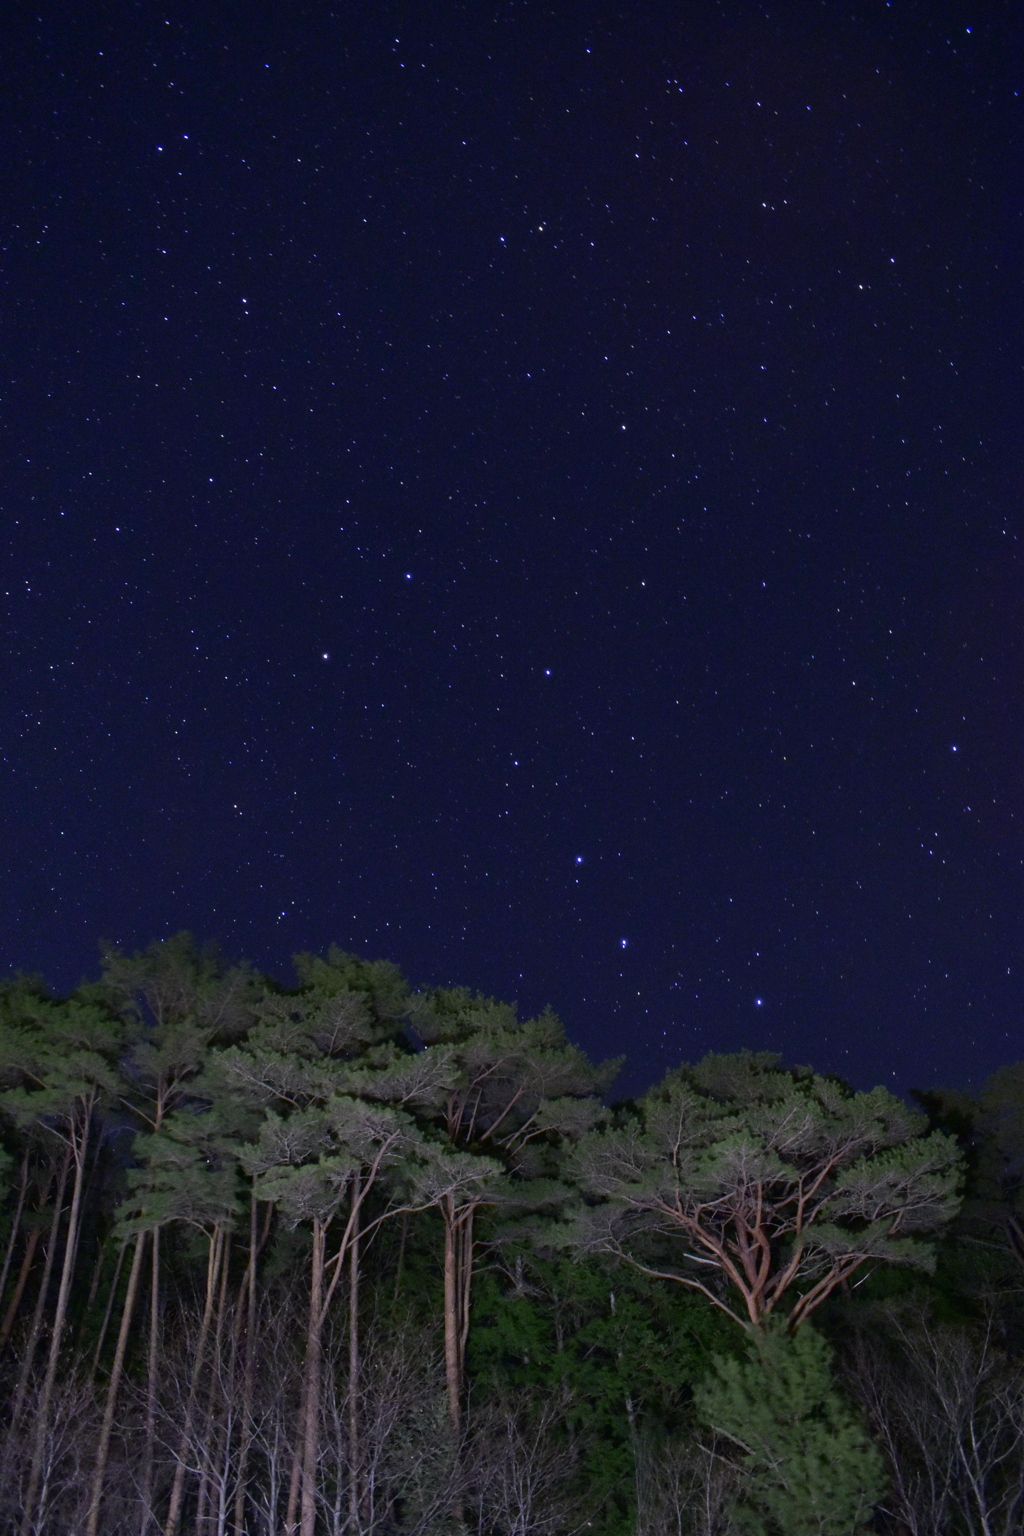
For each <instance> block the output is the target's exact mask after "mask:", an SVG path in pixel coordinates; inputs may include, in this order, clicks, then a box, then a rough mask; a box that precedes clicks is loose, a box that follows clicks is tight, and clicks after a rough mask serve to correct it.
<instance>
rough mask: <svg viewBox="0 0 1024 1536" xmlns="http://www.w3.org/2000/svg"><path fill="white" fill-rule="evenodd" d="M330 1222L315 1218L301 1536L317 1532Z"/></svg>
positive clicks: (303, 1448) (312, 1535) (307, 1340)
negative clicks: (325, 1303)
mask: <svg viewBox="0 0 1024 1536" xmlns="http://www.w3.org/2000/svg"><path fill="white" fill-rule="evenodd" d="M326 1245H327V1224H326V1222H324V1221H322V1220H321V1219H320V1218H319V1217H316V1218H314V1221H313V1275H312V1279H311V1282H310V1288H309V1324H308V1327H307V1330H306V1371H305V1375H306V1384H305V1401H304V1404H303V1414H302V1417H303V1425H302V1519H301V1522H300V1526H299V1536H314V1532H315V1528H316V1472H317V1461H318V1459H319V1458H318V1452H319V1449H320V1445H319V1439H320V1436H319V1429H320V1368H321V1346H322V1341H323V1327H324V1316H323V1308H324V1253H325V1249H326Z"/></svg>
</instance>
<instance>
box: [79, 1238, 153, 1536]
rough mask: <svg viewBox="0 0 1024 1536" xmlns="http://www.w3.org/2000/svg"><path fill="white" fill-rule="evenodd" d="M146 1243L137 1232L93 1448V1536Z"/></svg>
mask: <svg viewBox="0 0 1024 1536" xmlns="http://www.w3.org/2000/svg"><path fill="white" fill-rule="evenodd" d="M145 1247H146V1234H145V1233H144V1232H140V1233H139V1235H138V1237H137V1238H136V1239H135V1252H134V1254H133V1255H132V1267H131V1270H130V1271H129V1274H128V1293H127V1295H126V1296H125V1299H124V1307H123V1309H122V1312H121V1327H120V1329H119V1330H118V1335H117V1348H116V1349H115V1351H114V1364H113V1366H112V1367H111V1371H110V1381H109V1382H108V1384H107V1401H106V1403H105V1405H104V1408H103V1425H102V1427H101V1429H100V1443H99V1447H98V1449H97V1451H96V1467H95V1470H94V1472H93V1479H92V1493H91V1495H90V1500H89V1518H88V1520H87V1521H86V1526H85V1536H96V1532H97V1530H98V1528H99V1521H100V1501H101V1499H102V1498H103V1482H104V1479H105V1478H106V1475H107V1458H108V1456H109V1453H110V1436H111V1432H112V1430H113V1428H114V1409H115V1408H116V1406H117V1392H118V1388H119V1387H120V1385H121V1372H122V1371H123V1369H124V1357H125V1351H126V1350H127V1348H128V1334H129V1331H130V1329H131V1325H132V1314H133V1312H134V1311H135V1297H136V1295H137V1294H138V1289H139V1277H140V1275H141V1274H142V1256H143V1253H144V1252H145ZM122 1254H123V1249H122ZM115 1284H116V1281H115Z"/></svg>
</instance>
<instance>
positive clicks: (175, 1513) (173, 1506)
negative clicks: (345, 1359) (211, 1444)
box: [164, 1225, 224, 1536]
mask: <svg viewBox="0 0 1024 1536" xmlns="http://www.w3.org/2000/svg"><path fill="white" fill-rule="evenodd" d="M223 1248H224V1233H223V1229H222V1228H221V1227H220V1226H219V1225H218V1226H215V1227H214V1229H213V1232H212V1233H211V1235H210V1256H209V1260H208V1262H207V1266H206V1301H205V1304H204V1306H203V1320H202V1322H201V1323H200V1325H199V1340H198V1343H197V1344H196V1357H195V1360H194V1361H193V1364H192V1381H191V1384H190V1386H189V1394H188V1405H187V1407H186V1409H185V1422H184V1424H183V1425H182V1427H181V1440H180V1442H179V1450H178V1461H177V1465H176V1466H175V1468H174V1482H173V1483H172V1484H171V1502H170V1507H169V1509H168V1511H167V1523H166V1524H165V1526H164V1536H176V1532H177V1529H178V1521H179V1520H180V1518H181V1504H182V1499H183V1498H184V1493H185V1458H186V1456H187V1455H188V1446H189V1441H190V1439H191V1438H192V1423H193V1420H194V1418H195V1411H196V1399H197V1398H198V1396H199V1378H200V1376H201V1375H202V1370H203V1359H204V1357H205V1355H206V1340H207V1337H208V1336H209V1332H210V1323H211V1321H212V1319H213V1308H214V1304H215V1301H216V1296H217V1282H218V1280H219V1278H220V1263H221V1254H222V1251H223Z"/></svg>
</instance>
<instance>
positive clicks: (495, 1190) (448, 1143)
mask: <svg viewBox="0 0 1024 1536" xmlns="http://www.w3.org/2000/svg"><path fill="white" fill-rule="evenodd" d="M296 974H297V985H296V987H295V988H294V989H292V990H286V989H284V988H282V987H280V986H278V985H276V984H274V983H272V982H269V981H268V980H267V979H266V978H265V977H262V976H260V975H259V974H257V973H256V972H255V971H253V970H252V969H251V968H249V967H246V966H229V965H226V964H225V963H224V962H223V961H222V960H221V959H220V958H219V956H218V955H217V954H215V953H213V952H210V951H205V950H202V949H200V948H198V947H197V946H196V945H195V943H194V942H193V941H192V939H191V938H190V937H189V936H188V935H180V936H178V937H177V938H174V939H172V940H168V941H166V942H164V943H159V944H154V945H152V946H150V948H149V949H147V950H145V951H143V952H142V953H140V954H137V955H133V956H125V955H122V954H119V953H116V952H110V953H108V954H106V955H105V956H104V960H103V967H102V974H101V977H100V980H99V981H98V982H96V983H90V984H88V985H84V986H82V987H81V988H79V990H78V991H77V992H76V993H75V994H74V995H73V996H72V997H70V998H63V999H62V998H54V997H52V996H50V995H49V994H48V992H47V991H46V989H45V988H44V987H43V986H42V984H40V983H38V982H36V981H34V980H32V979H26V978H16V979H15V980H13V981H9V982H7V983H5V984H3V986H2V987H0V1127H2V1136H3V1145H4V1150H3V1153H2V1158H0V1161H2V1167H0V1194H2V1199H3V1203H2V1211H3V1227H2V1230H0V1238H2V1255H3V1257H2V1268H0V1386H2V1391H3V1394H4V1398H5V1402H6V1407H5V1411H4V1418H3V1426H2V1447H0V1530H3V1531H5V1532H9V1533H12V1536H13V1533H17V1536H44V1533H45V1536H70V1533H75V1536H98V1533H103V1536H114V1533H118V1536H120V1533H131V1536H157V1533H160V1532H163V1533H165V1536H175V1533H178V1532H186V1531H187V1532H192V1533H195V1536H228V1533H233V1536H242V1533H247V1536H279V1533H287V1536H318V1533H327V1532H330V1533H332V1536H341V1533H343V1532H344V1533H346V1536H391V1533H394V1536H428V1533H434V1532H438V1533H440V1532H442V1531H451V1532H455V1531H459V1530H472V1531H474V1532H476V1533H478V1536H532V1533H537V1536H563V1533H564V1536H575V1533H577V1532H583V1531H588V1532H593V1533H595V1536H627V1533H633V1532H636V1533H637V1536H689V1533H692V1536H731V1533H736V1536H739V1533H743V1532H746V1533H762V1536H805V1533H806V1536H812V1533H814V1536H829V1533H835V1536H847V1533H854V1532H857V1531H868V1530H871V1531H878V1532H889V1533H892V1536H897V1533H899V1536H905V1533H910V1536H947V1533H948V1536H960V1533H972V1536H973V1533H975V1532H977V1533H979V1536H981V1533H984V1536H1010V1533H1011V1532H1013V1533H1019V1532H1020V1531H1021V1529H1022V1528H1024V1332H1022V1323H1024V1309H1022V1306H1021V1293H1022V1280H1024V1218H1022V1205H1021V1189H1022V1180H1024V1067H1015V1068H1007V1069H1005V1070H1004V1071H1003V1072H1001V1073H999V1074H997V1076H996V1077H995V1078H994V1079H992V1080H991V1082H990V1083H989V1084H988V1085H987V1086H986V1088H985V1090H984V1092H983V1093H982V1094H981V1096H980V1097H979V1099H978V1100H977V1101H976V1102H975V1101H971V1100H968V1099H966V1098H963V1097H958V1096H956V1095H952V1094H931V1095H928V1096H922V1099H921V1105H922V1112H921V1113H914V1112H911V1111H910V1110H909V1109H908V1107H907V1106H906V1105H905V1104H904V1103H903V1102H902V1101H901V1100H899V1099H897V1098H895V1097H893V1096H892V1095H891V1094H889V1093H887V1092H886V1091H885V1090H884V1089H880V1088H879V1089H875V1090H873V1091H872V1092H870V1093H855V1092H853V1091H852V1090H851V1089H849V1088H848V1087H847V1086H846V1085H844V1084H843V1083H842V1082H840V1081H838V1080H836V1079H834V1078H830V1077H824V1076H821V1075H819V1074H816V1073H815V1072H813V1071H812V1070H811V1069H810V1068H796V1069H784V1068H783V1067H782V1066H780V1064H779V1062H778V1060H777V1058H775V1057H774V1056H772V1055H769V1054H751V1053H741V1054H739V1055H735V1056H708V1057H706V1058H705V1059H704V1060H703V1061H702V1062H700V1063H698V1064H697V1065H695V1066H688V1065H684V1066H681V1067H679V1068H678V1069H676V1070H675V1071H672V1072H670V1073H669V1074H668V1076H667V1077H666V1078H665V1080H664V1081H663V1082H662V1083H660V1084H659V1085H658V1086H656V1087H655V1088H653V1089H651V1091H650V1092H649V1093H647V1094H646V1095H644V1096H643V1097H642V1098H641V1099H639V1100H637V1101H631V1102H625V1103H621V1104H617V1105H616V1104H613V1105H612V1106H611V1107H608V1097H609V1091H610V1089H611V1087H612V1084H613V1081H614V1077H615V1070H616V1064H615V1063H607V1064H604V1065H595V1064H594V1063H592V1062H590V1061H589V1060H588V1059H587V1057H586V1056H585V1055H584V1053H583V1052H582V1051H580V1050H579V1049H578V1048H577V1047H576V1046H574V1045H572V1044H571V1043H570V1042H569V1041H568V1040H567V1039H566V1037H565V1034H564V1031H563V1029H562V1026H561V1024H560V1023H559V1021H558V1019H557V1018H555V1017H554V1016H553V1015H552V1014H550V1013H545V1014H543V1015H541V1016H540V1017H538V1018H536V1019H531V1020H527V1021H520V1020H519V1019H518V1018H517V1015H516V1011H515V1009H514V1008H513V1007H510V1006H508V1005H505V1004H502V1003H497V1002H494V1001H492V1000H489V999H486V998H481V997H478V996H474V995H472V994H470V993H468V992H465V991H462V990H457V989H444V990H435V991H420V992H414V991H412V990H411V989H410V988H409V987H408V985H407V984H406V982H405V981H404V980H403V978H402V977H401V976H400V974H399V973H398V971H397V970H396V969H395V968H394V967H393V966H391V965H389V964H386V963H383V962H376V963H367V962H364V961H362V960H359V959H356V958H355V957H353V956H350V955H346V954H343V953H341V952H339V951H335V950H332V951H331V952H330V953H329V954H328V955H327V957H326V958H317V957H313V956H309V955H302V956H299V957H297V959H296Z"/></svg>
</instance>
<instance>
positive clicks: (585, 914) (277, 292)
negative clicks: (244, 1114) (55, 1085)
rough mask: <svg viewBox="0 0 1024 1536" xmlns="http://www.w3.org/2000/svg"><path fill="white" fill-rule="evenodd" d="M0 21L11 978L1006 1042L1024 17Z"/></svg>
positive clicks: (651, 1070) (921, 1074)
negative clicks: (200, 984)
mask: <svg viewBox="0 0 1024 1536" xmlns="http://www.w3.org/2000/svg"><path fill="white" fill-rule="evenodd" d="M12 13H13V14H12ZM4 31H5V36H4V37H3V40H2V46H3V54H4V63H3V75H4V85H3V91H2V105H0V120H2V136H0V178H2V187H3V190H2V199H0V216H2V239H0V244H2V253H0V257H2V279H0V283H2V286H0V385H2V388H0V431H2V436H0V442H2V453H3V468H2V478H0V530H2V540H0V551H2V554H0V561H2V576H3V580H2V582H0V591H2V593H3V597H4V609H3V612H4V641H3V677H2V713H0V749H2V768H0V824H2V832H0V934H2V946H0V960H2V963H3V965H4V966H5V967H6V968H8V969H9V970H16V969H25V970H31V971H40V972H42V973H43V974H44V975H45V976H46V978H47V979H48V981H49V982H50V983H51V984H52V985H53V986H55V987H57V988H61V989H67V988H70V987H73V986H74V985H75V984H76V983H77V981H78V980H79V979H80V977H81V976H82V975H83V974H95V973H96V969H97V965H98V950H97V942H98V940H99V939H100V938H101V937H102V938H106V939H108V940H111V941H113V942H116V943H118V944H120V945H121V946H123V947H126V948H136V947H139V946H141V945H143V944H145V943H147V942H149V941H150V940H152V939H154V938H158V937H161V936H165V935H167V934H169V933H173V932H176V931H177V930H179V929H182V928H190V929H192V930H193V931H194V932H195V933H196V934H197V935H198V936H199V937H201V938H204V939H217V940H219V941H220V942H221V943H222V945H223V947H224V949H225V951H226V952H227V953H228V954H229V955H231V956H241V955H244V956H246V957H248V958H249V959H250V960H252V961H253V962H254V963H255V964H256V965H257V966H259V967H260V968H262V969H265V970H267V971H269V972H271V973H272V974H274V975H277V976H280V977H282V978H287V977H288V976H289V975H290V966H289V957H290V955H291V954H292V953H293V952H294V951H295V950H299V949H313V950H322V949H324V948H326V946H327V945H328V944H330V943H332V942H335V943H338V944H340V945H341V946H342V947H344V948H346V949H351V950H354V951H356V952H358V953H360V954H363V955H366V956H367V957H372V958H376V957H378V956H386V957H387V958H390V959H392V960H394V961H396V962H397V963H398V964H399V965H400V966H401V967H402V969H403V970H404V971H405V972H406V974H407V975H408V976H409V978H410V980H412V981H413V982H414V983H417V984H449V983H450V984H462V985H466V986H469V987H472V988H475V989H479V990H481V991H483V992H485V993H487V994H489V995H494V996H498V997H501V998H509V999H511V998H517V999H518V1000H519V1003H520V1006H521V1009H522V1011H523V1012H524V1013H532V1012H535V1011H536V1010H537V1009H539V1008H540V1007H542V1006H543V1005H545V1004H547V1003H550V1004H551V1005H552V1006H553V1007H554V1008H555V1009H556V1010H557V1011H558V1012H559V1013H560V1014H561V1016H562V1018H563V1019H564V1021H565V1024H566V1027H567V1029H568V1031H569V1034H570V1036H571V1037H572V1038H573V1039H575V1040H577V1041H578V1042H579V1043H580V1044H581V1045H583V1046H584V1047H585V1048H586V1049H587V1050H588V1051H590V1052H592V1053H593V1054H594V1055H595V1056H599V1057H603V1056H606V1055H611V1054H620V1053H624V1054H625V1055H626V1056H627V1058H628V1064H627V1068H626V1071H625V1073H624V1075H623V1079H622V1089H623V1090H624V1091H631V1090H634V1089H637V1088H640V1087H643V1086H645V1085H646V1084H647V1083H649V1082H650V1081H652V1080H653V1079H655V1078H656V1077H657V1076H660V1075H661V1073H662V1072H663V1071H664V1070H665V1068H667V1067H668V1066H672V1065H675V1064H676V1063H678V1061H679V1060H680V1059H683V1058H686V1059H694V1058H695V1057H697V1056H699V1055H701V1054H703V1053H704V1052H705V1051H706V1050H712V1049H714V1050H732V1049H737V1048H740V1047H743V1046H750V1047H753V1048H771V1049H777V1050H779V1051H781V1052H783V1053H784V1055H785V1056H786V1057H787V1059H789V1060H796V1061H808V1060H809V1061H812V1062H813V1063H814V1065H815V1066H817V1067H819V1068H821V1069H827V1070H833V1071H837V1072H840V1073H842V1074H843V1075H844V1076H846V1077H848V1078H849V1079H850V1080H851V1081H853V1082H854V1083H856V1084H857V1085H858V1086H867V1085H869V1084H870V1083H872V1082H875V1081H882V1082H885V1083H887V1084H888V1085H890V1086H892V1087H893V1088H896V1089H898V1090H900V1091H905V1090H906V1089H908V1088H909V1087H911V1086H912V1085H924V1084H930V1083H935V1082H944V1083H947V1084H950V1085H953V1084H956V1085H968V1084H971V1083H976V1082H978V1081H980V1080H981V1079H982V1078H984V1076H985V1075H987V1074H988V1073H989V1072H991V1071H992V1070H993V1069H994V1068H995V1067H996V1066H998V1065H999V1064H1001V1063H1003V1062H1007V1061H1014V1060H1017V1059H1019V1058H1020V1057H1021V1056H1024V1034H1022V1030H1021V1018H1022V1004H1024V537H1022V536H1024V525H1022V518H1021V489H1022V481H1024V426H1022V414H1024V413H1022V404H1024V381H1022V357H1024V324H1022V318H1024V309H1022V294H1024V219H1022V208H1024V131H1022V112H1024V96H1022V95H1021V92H1022V91H1024V69H1022V63H1024V49H1022V42H1024V15H1022V13H1021V11H1020V9H1019V7H1018V6H1017V5H1015V4H1010V3H1007V4H988V5H975V6H967V5H956V4H944V3H940V0H917V3H912V0H911V3H898V4H892V5H886V4H884V3H883V0H876V3H861V0H855V3H852V4H850V3H848V4H843V5H840V4H838V3H831V0H829V3H826V4H809V3H798V0H778V3H773V4H769V5H765V4H756V5H755V4H748V3H743V0H731V3H721V4H715V3H711V0H701V3H699V4H698V3H690V0H677V3H675V4H671V5H668V4H654V3H652V4H639V5H624V4H619V5H612V6H607V5H602V4H598V3H594V4H590V5H578V4H573V3H569V0H566V3H562V4H559V3H553V0H548V3H544V4H541V3H539V0H504V3H493V0H463V3H457V0H450V3H442V4H437V3H429V0H410V3H407V4H395V3H366V0H355V3H346V4H344V5H333V6H332V5H327V4H323V5H308V4H307V5H300V4H288V5H280V4H274V5H269V4H264V5H262V6H255V7H253V6H240V5H223V6H221V5H210V4H203V5H198V4H196V5H173V6H170V7H167V8H161V7H157V6H155V5H153V4H151V3H148V0H142V3H138V4H126V3H116V4H111V5H108V6H82V5H43V6H42V7H37V6H17V7H12V12H9V13H7V15H6V20H5V23H4Z"/></svg>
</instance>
